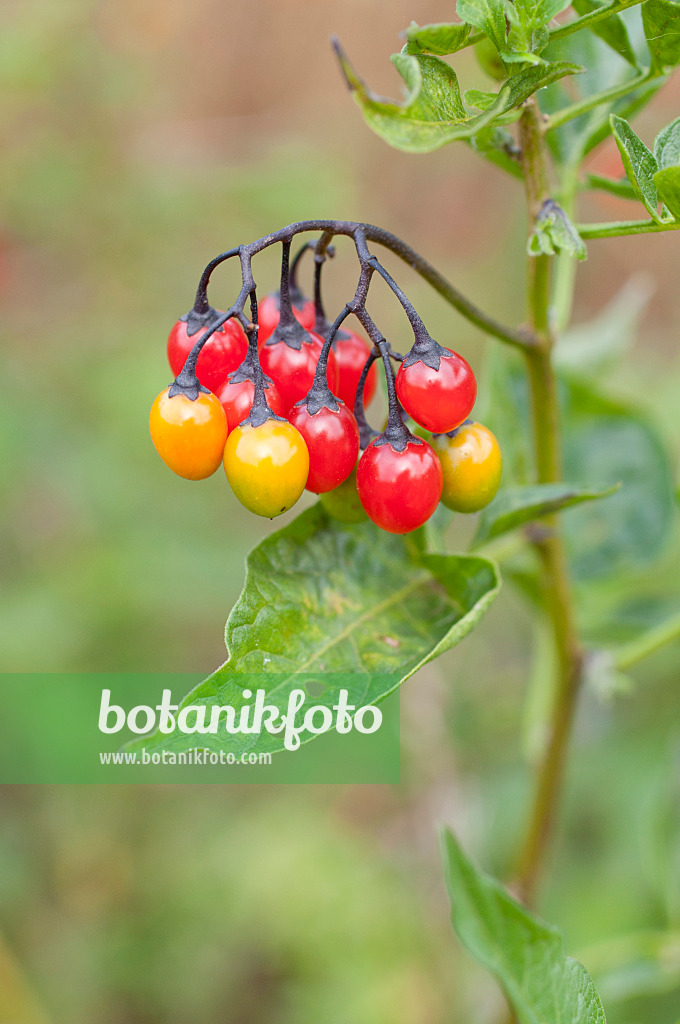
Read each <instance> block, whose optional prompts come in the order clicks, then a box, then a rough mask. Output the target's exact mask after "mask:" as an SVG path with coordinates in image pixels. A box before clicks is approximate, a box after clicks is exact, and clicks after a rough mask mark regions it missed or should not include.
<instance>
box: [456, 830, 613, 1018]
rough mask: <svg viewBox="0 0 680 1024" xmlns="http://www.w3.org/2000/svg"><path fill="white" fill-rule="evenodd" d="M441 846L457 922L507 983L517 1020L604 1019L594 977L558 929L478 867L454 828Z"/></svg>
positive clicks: (471, 947) (468, 944)
mask: <svg viewBox="0 0 680 1024" xmlns="http://www.w3.org/2000/svg"><path fill="white" fill-rule="evenodd" d="M443 853H444V864H445V872H446V884H447V888H448V892H449V899H450V901H451V920H452V923H453V927H454V929H455V931H456V933H457V935H458V937H459V939H460V940H461V942H462V943H463V945H464V946H465V948H466V949H467V950H468V952H469V953H470V954H471V955H472V956H473V957H474V958H475V960H477V962H478V963H480V964H482V966H483V967H485V968H486V969H487V970H488V971H490V972H491V974H493V976H494V977H495V978H496V980H497V981H498V983H499V984H500V985H501V987H502V988H503V990H504V992H505V993H506V995H507V997H508V1000H509V1001H510V1003H511V1005H512V1007H513V1009H514V1011H515V1014H516V1016H517V1019H518V1021H519V1024H605V1015H604V1010H603V1008H602V1003H601V1002H600V997H599V996H598V994H597V991H596V990H595V985H594V984H593V981H592V978H591V977H590V975H589V974H588V972H587V970H586V969H585V967H584V966H583V964H581V963H579V961H578V960H574V959H573V958H572V957H570V956H567V954H566V952H565V949H564V939H563V938H562V935H561V933H560V931H559V930H558V929H557V928H555V927H553V926H552V925H549V924H545V923H544V922H543V921H541V920H540V919H539V918H537V917H535V916H534V915H533V914H530V913H529V911H528V910H526V909H525V908H524V907H523V906H522V905H521V904H519V903H518V902H517V901H516V900H514V899H513V898H512V896H510V894H509V893H508V892H507V890H506V889H505V888H504V887H503V886H502V885H501V884H500V882H497V881H496V879H495V878H490V877H489V876H488V875H485V874H482V873H481V872H479V871H478V870H477V869H476V868H475V867H474V865H473V864H472V863H471V862H470V861H469V860H468V859H467V857H466V856H465V854H464V853H463V851H462V850H461V848H460V846H459V844H458V842H457V841H456V839H455V838H454V836H453V835H452V834H451V832H449V831H445V833H444V837H443Z"/></svg>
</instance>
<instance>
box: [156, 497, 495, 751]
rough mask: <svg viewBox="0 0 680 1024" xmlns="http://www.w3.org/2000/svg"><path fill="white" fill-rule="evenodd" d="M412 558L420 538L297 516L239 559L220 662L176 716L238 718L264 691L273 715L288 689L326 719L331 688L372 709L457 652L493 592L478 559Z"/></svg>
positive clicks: (334, 694)
mask: <svg viewBox="0 0 680 1024" xmlns="http://www.w3.org/2000/svg"><path fill="white" fill-rule="evenodd" d="M422 548H423V536H422V534H420V535H416V534H413V535H409V536H407V537H399V536H395V535H393V534H388V533H385V532H383V531H382V530H379V529H378V528H377V527H376V526H374V525H373V524H372V523H364V524H361V525H359V526H344V525H342V524H341V523H337V522H334V521H332V520H330V519H329V518H328V517H327V515H326V513H325V512H324V510H323V507H322V506H321V504H317V505H315V506H313V507H312V508H310V509H307V511H306V512H303V513H302V515H300V516H298V517H297V519H295V520H293V522H292V523H290V524H289V525H288V526H286V527H284V528H283V529H282V530H279V531H278V532H276V533H273V534H271V535H270V536H269V537H267V538H266V539H265V540H263V541H262V542H261V543H260V544H258V546H257V547H256V548H255V549H254V550H253V551H252V552H251V553H250V555H249V556H248V560H247V569H246V581H245V585H244V588H243V591H242V593H241V596H240V598H239V599H238V601H237V602H236V605H235V606H234V608H233V609H232V612H231V614H230V616H229V619H228V621H227V627H226V643H227V648H228V651H229V660H228V661H227V662H226V663H225V664H224V665H222V666H221V668H219V669H217V671H216V672H215V673H213V675H212V676H210V677H209V678H208V679H206V680H205V681H204V682H203V683H201V684H200V685H199V686H198V687H197V688H196V689H195V690H194V691H193V692H192V693H191V694H189V695H188V697H186V698H185V700H184V701H183V703H182V705H181V707H186V706H189V705H191V706H193V705H196V704H198V705H206V706H207V707H208V708H212V707H213V706H224V705H231V706H233V707H235V708H236V713H237V716H238V712H239V709H240V708H241V707H242V706H243V705H245V704H247V703H249V701H248V700H247V699H246V698H245V697H244V695H243V694H244V687H250V688H251V689H252V690H253V691H254V690H255V689H258V688H259V689H263V690H265V692H266V695H267V696H266V702H267V704H271V705H275V706H276V707H277V708H279V709H280V710H281V713H284V714H285V712H286V708H287V704H288V698H289V695H290V693H291V691H292V690H293V689H301V690H303V691H305V693H308V692H309V693H310V695H313V703H314V704H315V705H324V706H326V707H330V708H333V705H334V704H337V702H338V695H339V691H340V689H342V688H345V689H347V690H348V691H349V694H350V703H353V704H357V705H365V704H375V703H378V702H379V701H381V700H382V699H383V698H384V697H386V696H387V695H388V694H389V693H391V692H392V691H393V690H394V689H396V687H398V686H399V685H400V683H403V682H404V681H405V680H406V679H408V678H409V677H410V676H412V675H413V674H414V673H415V672H417V671H418V669H419V668H420V667H421V666H422V665H425V664H426V663H427V662H429V661H431V660H432V659H433V658H436V657H438V656H439V655H440V654H443V653H444V651H447V650H448V649H449V648H451V647H454V646H455V645H456V644H458V643H459V642H460V641H461V640H462V639H463V637H464V636H466V635H467V633H469V632H470V630H471V629H472V628H473V627H474V626H475V625H476V623H477V622H478V621H479V619H480V618H481V616H482V615H483V613H484V612H485V611H486V609H487V607H488V606H489V604H490V603H491V602H492V601H493V599H494V597H495V596H496V593H497V590H498V587H499V580H498V576H497V573H496V569H495V567H494V565H493V564H492V563H491V562H489V561H488V560H486V559H483V558H476V557H466V556H455V555H440V554H426V553H424V552H423V550H422ZM319 687H321V693H320V694H318V692H317V690H318V688H319ZM312 691H313V692H312ZM311 738H313V736H312V735H304V736H303V742H305V741H306V740H307V739H311ZM140 743H141V744H142V745H143V746H145V747H146V749H147V750H151V749H161V748H163V749H170V748H172V749H179V747H178V746H177V745H178V744H179V745H182V744H184V745H188V746H193V745H195V743H196V737H195V736H194V735H192V734H188V735H177V734H170V735H166V736H161V735H160V734H156V735H155V736H154V737H151V738H147V737H144V738H143V740H140ZM201 743H205V744H206V746H208V747H210V748H211V749H214V750H223V751H225V752H229V751H232V752H234V753H236V754H239V755H240V754H241V753H243V752H244V751H257V752H265V751H269V752H274V751H277V750H280V749H281V748H282V745H283V740H282V737H281V736H280V735H271V734H269V733H268V732H262V733H260V734H253V733H250V734H249V733H232V734H229V733H227V732H226V731H225V730H224V729H222V728H220V729H219V730H218V732H217V733H214V734H205V735H201Z"/></svg>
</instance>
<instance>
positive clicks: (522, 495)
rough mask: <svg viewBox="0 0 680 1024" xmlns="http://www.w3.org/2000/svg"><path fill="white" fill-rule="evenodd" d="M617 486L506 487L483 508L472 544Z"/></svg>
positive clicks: (600, 495)
mask: <svg viewBox="0 0 680 1024" xmlns="http://www.w3.org/2000/svg"><path fill="white" fill-rule="evenodd" d="M618 489H619V485H618V484H616V485H615V486H613V487H606V488H604V489H602V490H592V489H591V488H587V487H579V486H578V485H574V484H566V483H556V484H532V485H529V486H527V487H522V486H518V487H505V488H504V489H503V490H502V491H500V492H499V493H498V494H497V495H496V497H495V498H494V500H493V501H492V502H491V504H490V505H487V507H486V508H485V509H484V511H483V512H482V514H481V516H480V519H479V525H478V527H477V532H476V533H475V536H474V540H473V541H472V547H473V549H474V548H477V547H479V546H480V545H481V544H485V543H486V541H488V540H491V539H492V538H493V537H500V536H501V534H503V533H507V532H508V531H509V530H515V529H516V528H517V527H518V526H524V524H525V523H530V522H533V520H534V519H539V518H540V517H541V516H547V515H550V513H551V512H559V511H560V510H561V509H565V508H569V507H570V506H572V505H580V504H581V502H584V501H594V500H596V499H597V498H608V497H609V496H610V495H611V494H614V493H615V491H617V490H618Z"/></svg>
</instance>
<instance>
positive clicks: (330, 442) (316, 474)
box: [288, 402, 359, 494]
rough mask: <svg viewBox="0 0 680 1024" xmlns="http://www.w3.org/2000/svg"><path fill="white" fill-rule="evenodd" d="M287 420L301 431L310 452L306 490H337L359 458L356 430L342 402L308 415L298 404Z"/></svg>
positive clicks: (305, 406) (351, 416) (302, 406)
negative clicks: (336, 405)
mask: <svg viewBox="0 0 680 1024" xmlns="http://www.w3.org/2000/svg"><path fill="white" fill-rule="evenodd" d="M288 420H289V422H290V423H292V424H293V426H294V427H297V429H298V430H299V431H300V433H301V434H302V436H303V437H304V439H305V442H306V444H307V448H308V449H309V477H308V478H307V490H308V491H312V492H313V493H314V494H323V493H324V491H332V490H333V488H334V487H338V486H339V485H340V484H341V483H342V482H343V481H344V480H346V479H347V477H348V476H349V475H350V474H351V472H352V470H353V469H354V467H355V465H356V461H357V457H358V455H359V428H358V426H357V421H356V420H355V419H354V416H353V414H352V413H351V412H350V410H349V409H348V408H347V406H346V405H345V403H344V402H338V408H337V410H334V409H329V408H328V407H327V406H323V407H322V408H321V409H319V410H318V412H315V413H313V414H312V413H310V411H309V408H308V406H307V403H306V402H300V403H299V404H298V405H295V406H293V408H292V409H291V410H290V412H289V413H288Z"/></svg>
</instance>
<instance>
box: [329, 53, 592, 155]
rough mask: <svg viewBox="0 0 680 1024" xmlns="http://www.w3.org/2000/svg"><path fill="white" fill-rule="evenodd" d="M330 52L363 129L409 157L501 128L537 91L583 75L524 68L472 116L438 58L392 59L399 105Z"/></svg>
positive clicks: (569, 68) (566, 67) (556, 67)
mask: <svg viewBox="0 0 680 1024" xmlns="http://www.w3.org/2000/svg"><path fill="white" fill-rule="evenodd" d="M335 48H336V52H337V54H338V58H339V60H340V65H341V67H342V70H343V73H344V75H345V78H346V80H347V83H348V85H349V87H350V89H351V91H352V93H353V95H354V98H355V99H356V101H357V103H358V104H359V106H360V107H361V110H362V112H363V115H364V118H365V120H366V122H367V124H368V125H369V126H370V127H371V128H372V129H373V130H374V131H375V132H376V133H377V134H378V135H380V136H381V137H382V138H383V139H385V141H386V142H388V143H389V144H390V145H392V146H395V147H396V148H397V149H402V150H404V151H406V152H410V153H426V152H430V151H432V150H434V149H438V148H439V147H440V146H443V145H445V144H446V143H448V142H454V141H456V140H457V139H471V138H473V137H474V136H475V135H476V134H477V133H478V132H480V131H482V130H483V129H485V128H486V127H487V126H489V125H492V124H502V123H506V122H507V120H508V118H509V117H515V116H519V111H518V110H517V111H515V108H518V107H519V106H520V105H521V104H522V103H523V102H524V101H525V100H526V99H528V98H529V96H531V95H533V93H535V92H536V91H537V90H538V89H541V88H543V87H544V86H546V85H549V84H550V83H551V82H554V81H556V80H557V79H558V78H561V77H563V76H564V75H571V74H577V73H578V72H580V71H582V70H583V69H582V68H580V67H579V66H577V65H574V64H568V63H554V64H548V65H544V66H541V67H531V68H526V69H524V70H523V71H521V72H520V73H519V74H517V75H515V76H514V77H513V78H511V79H510V80H509V81H508V82H505V83H504V85H503V86H502V87H501V89H500V91H499V92H498V93H496V94H495V100H494V101H493V102H491V101H490V100H489V103H490V105H489V107H488V109H487V110H485V111H483V112H482V113H481V114H471V113H469V112H468V111H467V110H466V108H465V106H464V104H463V101H462V99H461V95H460V87H459V85H458V79H457V77H456V73H455V71H454V70H453V68H451V67H450V66H449V65H448V64H447V63H446V61H444V60H441V59H440V58H439V57H433V56H428V55H425V54H419V55H416V54H408V53H399V54H395V55H394V56H393V57H392V62H393V63H394V65H395V67H396V69H397V71H398V72H399V74H400V75H401V77H402V79H403V81H404V83H405V85H406V88H407V95H406V98H405V99H404V101H403V102H402V103H398V102H396V101H394V100H389V99H384V98H383V97H380V96H377V95H375V94H374V93H373V92H371V90H370V89H369V88H368V87H367V86H366V84H365V83H364V82H363V81H362V79H361V78H359V76H358V75H357V73H356V72H355V70H354V68H353V67H352V65H351V64H350V62H349V60H348V59H347V57H346V55H345V54H344V52H343V51H342V49H341V48H340V46H339V44H337V43H336V44H335ZM513 111H515V112H514V113H511V112H513Z"/></svg>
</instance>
